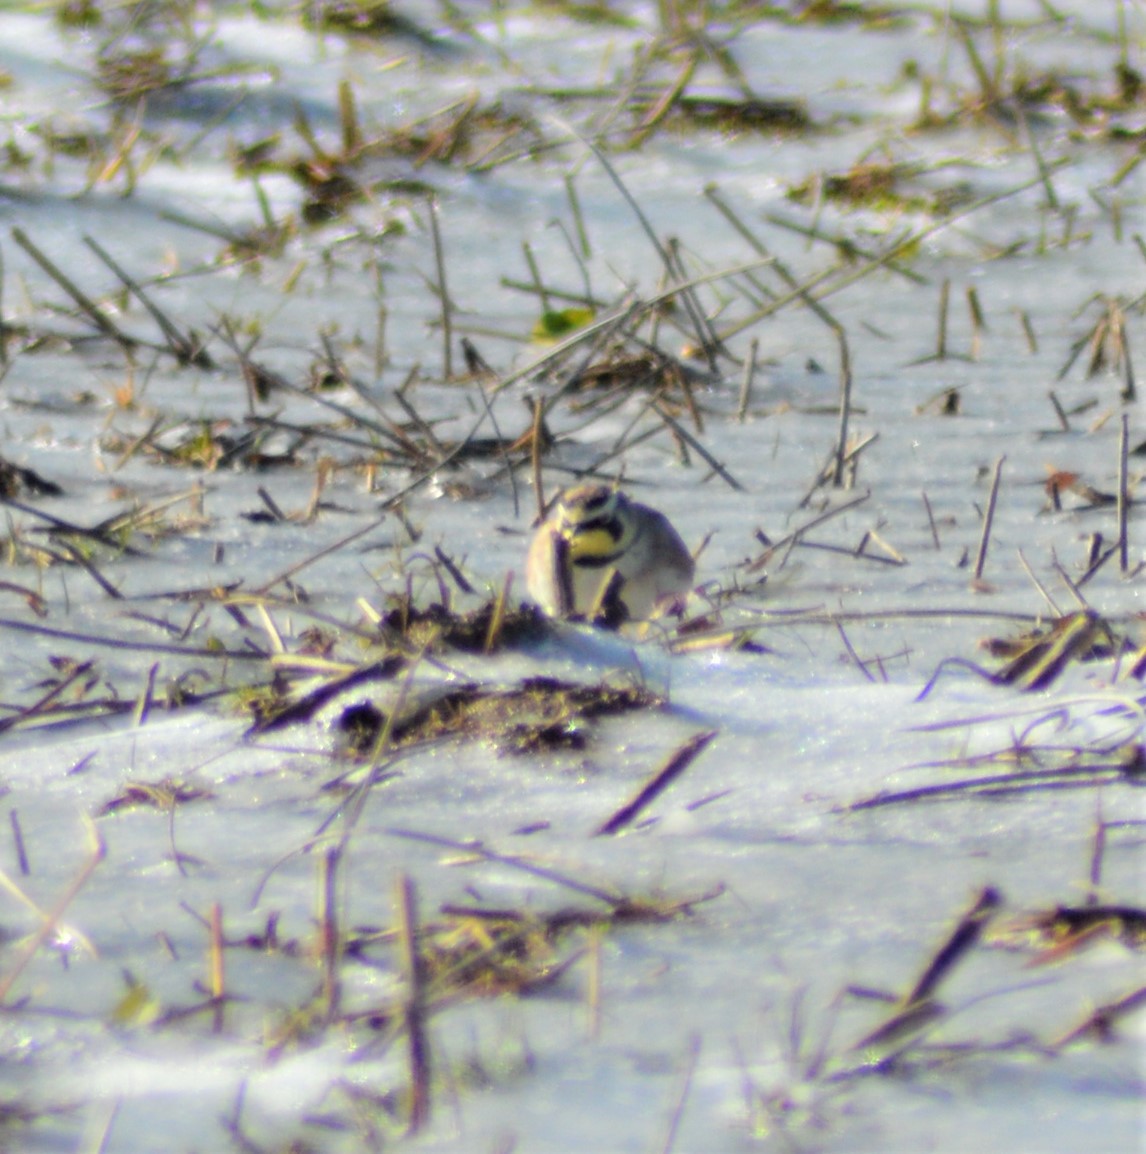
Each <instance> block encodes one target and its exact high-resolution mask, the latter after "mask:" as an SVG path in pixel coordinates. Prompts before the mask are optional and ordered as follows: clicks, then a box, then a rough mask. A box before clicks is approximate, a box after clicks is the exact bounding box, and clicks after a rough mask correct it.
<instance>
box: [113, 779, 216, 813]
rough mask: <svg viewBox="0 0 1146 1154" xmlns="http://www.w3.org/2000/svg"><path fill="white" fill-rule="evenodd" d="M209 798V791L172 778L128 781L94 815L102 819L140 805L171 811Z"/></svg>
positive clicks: (211, 795)
mask: <svg viewBox="0 0 1146 1154" xmlns="http://www.w3.org/2000/svg"><path fill="white" fill-rule="evenodd" d="M211 797H214V794H213V793H211V791H210V790H209V789H200V788H198V787H197V786H192V785H187V784H185V783H184V782H182V781H179V780H178V779H176V778H173V777H165V778H163V779H162V780H160V781H129V782H128V783H127V784H126V785H125V786H124V789H123V792H122V793H120V794H117V795H116V796H115V797H113V798H112V799H111V800H110V801H105V802H104V804H103V805H101V806H100V807H99V809H98V810H96V814H97V816H99V817H104V816H106V815H107V814H109V813H116V812H118V811H119V810H121V809H134V808H135V807H136V806H141V805H142V806H150V807H151V808H153V809H160V810H171V809H174V808H175V806H177V805H185V804H186V803H187V802H190V801H206V800H207V799H209V798H211Z"/></svg>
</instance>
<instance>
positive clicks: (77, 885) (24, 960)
mask: <svg viewBox="0 0 1146 1154" xmlns="http://www.w3.org/2000/svg"><path fill="white" fill-rule="evenodd" d="M84 824H85V826H86V827H87V830H88V836H89V838H90V839H91V843H92V846H91V851H90V852H89V854H88V858H87V861H85V862H84V863H83V865H82V866H80V868H79V870H78V871H77V872H76V876H75V877H74V878H73V879H72V881H71V884H70V885H69V886H68V887H67V889H65V890H64V892H63V894H61V895H60V898H59V900H58V901H57V902H56V904H55V905H54V906H53V907H52V908H51V909H50V910H49V911H48V915H47V917H45V918H44V920H43V921H42V922H41V923H40V928H39V929H38V930H37V931H36V932H35V933H34V934H32V936H31V937H30V938H28V939H27V941H26V942H25V943H24V948H23V949H22V950H21V951H20V953H19V954H18V955H17V956H16V960H15V962H13V964H12V968H11V969H10V970H9V971H8V972H7V973H6V974H5V975H4V977H3V978H0V1005H3V1003H4V1002H5V1001H6V1000H7V997H8V995H9V994H10V993H11V991H12V987H13V986H14V985H15V984H16V979H17V978H19V976H20V975H21V974H22V973H23V972H24V970H25V969H26V968H27V966H28V963H29V962H31V960H32V959H33V958H34V957H35V956H36V953H37V952H38V951H39V949H40V947H41V946H42V945H43V944H44V942H46V941H47V940H48V938H50V937H51V936H52V934H53V933H55V931H56V927H57V926H58V925H59V924H60V919H61V918H62V917H63V916H64V913H65V911H66V910H67V908H68V906H70V905H71V904H72V902H73V901H75V899H76V896H77V895H78V894H79V892H80V890H82V889H83V888H84V886H85V885H87V883H88V879H89V878H90V877H91V876H92V874H93V873H95V871H96V868H97V867H98V866H99V864H100V862H101V861H103V859H104V857H105V856H106V855H107V846H106V845H105V844H104V840H103V838H102V837H101V836H100V833H99V830H97V829H96V827H95V826H94V825H93V824H92V822H91V821H90V820H85V822H84Z"/></svg>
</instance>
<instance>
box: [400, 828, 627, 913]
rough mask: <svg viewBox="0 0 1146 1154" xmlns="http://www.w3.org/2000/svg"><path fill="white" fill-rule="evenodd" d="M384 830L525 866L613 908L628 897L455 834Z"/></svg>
mask: <svg viewBox="0 0 1146 1154" xmlns="http://www.w3.org/2000/svg"><path fill="white" fill-rule="evenodd" d="M383 832H384V833H386V834H387V835H389V836H390V837H399V838H403V839H405V840H407V841H417V842H423V843H425V844H426V845H436V846H440V847H442V848H443V849H449V850H453V851H454V852H455V853H465V854H473V855H475V856H477V857H480V858H481V859H482V860H483V861H489V862H495V863H497V864H498V865H504V866H509V867H510V868H511V869H518V870H522V871H523V872H524V873H527V874H529V875H530V876H531V877H537V878H542V879H544V880H545V881H550V882H554V883H555V884H556V885H559V886H564V887H565V888H566V889H569V890H572V891H573V892H574V893H579V894H584V895H585V896H586V897H590V898H595V899H596V900H597V901H599V902H604V904H605V905H607V906H608V907H609V908H610V909H616V908H617V907H618V906H621V905H624V904H625V900H626V899H625V897H624V896H623V895H622V894H619V893H610V892H609V891H608V890H604V889H601V888H600V886H594V885H590V884H589V883H588V882H582V881H578V879H577V878H573V877H570V876H569V875H568V874H563V873H559V872H558V871H557V870H554V869H549V868H548V867H547V866H541V865H535V864H534V863H533V862H529V861H524V860H522V859H521V858H518V857H513V856H511V855H510V854H500V853H498V852H497V851H496V850H491V849H486V848H485V846H483V845H482V844H481V843H480V842H477V841H459V840H457V839H455V838H449V837H440V836H438V835H437V834H433V833H422V832H421V831H420V830H413V829H397V828H394V827H391V828H389V829H386V830H383Z"/></svg>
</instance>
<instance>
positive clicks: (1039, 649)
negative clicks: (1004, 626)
mask: <svg viewBox="0 0 1146 1154" xmlns="http://www.w3.org/2000/svg"><path fill="white" fill-rule="evenodd" d="M982 645H983V648H985V649H986V650H987V651H988V652H989V653H990V654H991V655H992V656H993V657H1003V658H1006V659H1007V663H1006V665H1004V666H1003V668H1002V669H1001V670H999V671H998V672H997V673H995V674H994V675H993V676H992V680H993V681H995V682H997V683H998V684H999V685H1015V686H1018V687H1019V688H1020V689H1024V690H1036V689H1045V688H1046V687H1047V686H1048V685H1050V684H1051V682H1053V681H1054V680H1055V679H1056V678H1057V677H1058V676H1059V675H1060V674H1061V673H1062V671H1063V670H1064V669H1065V668H1066V667H1067V665H1069V664H1070V663H1071V662H1074V661H1105V660H1108V659H1109V658H1111V657H1114V656H1116V655H1117V653H1118V652H1119V651H1120V650H1121V649H1122V648H1123V645H1122V643H1121V642H1120V641H1118V639H1117V638H1116V637H1115V635H1114V632H1113V630H1112V628H1111V625H1110V623H1109V622H1108V621H1106V620H1105V619H1104V618H1102V617H1100V616H1099V615H1098V614H1097V613H1095V612H1094V611H1093V610H1090V609H1085V610H1080V611H1079V612H1077V613H1070V614H1067V615H1066V616H1065V617H1060V618H1059V619H1058V620H1057V621H1054V622H1052V623H1051V624H1050V625H1049V626H1048V627H1046V628H1043V629H1035V630H1032V631H1031V632H1030V633H1024V634H1023V635H1022V636H1020V637H1015V638H990V639H988V640H986V641H984V642H983V643H982Z"/></svg>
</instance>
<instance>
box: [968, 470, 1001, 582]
mask: <svg viewBox="0 0 1146 1154" xmlns="http://www.w3.org/2000/svg"><path fill="white" fill-rule="evenodd" d="M1006 459H1007V458H1006V456H1005V455H1004V456H1002V457H1000V458H999V459H998V460H997V461H996V462H995V474H994V476H993V477H992V479H991V495H990V496H989V497H988V498H987V511H986V513H985V514H984V515H983V533H982V536H981V537H980V538H979V551H978V553H977V554H976V555H975V580H976V581H981V580H982V579H983V567H984V566H985V565H986V564H987V546H988V545H989V544H990V541H991V524H992V522H993V521H994V520H995V505H996V503H997V501H998V499H999V481H1000V479H1001V478H1002V475H1003V462H1004V461H1005V460H1006Z"/></svg>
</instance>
